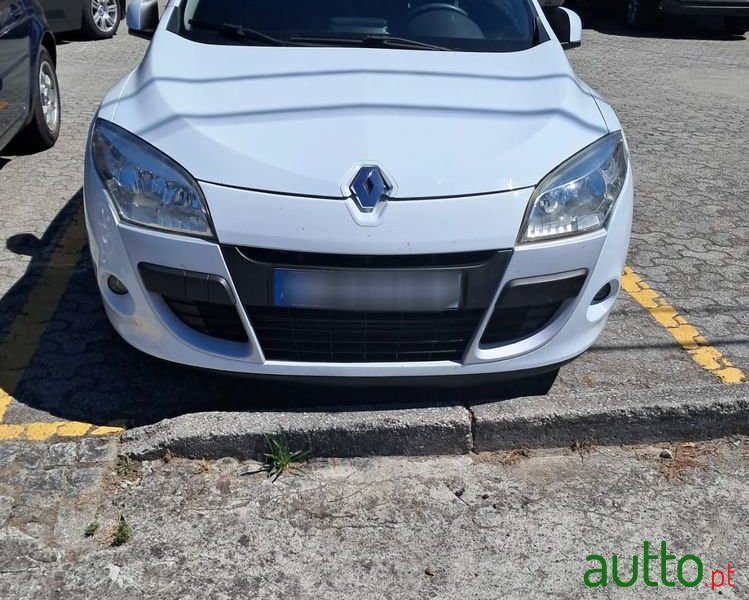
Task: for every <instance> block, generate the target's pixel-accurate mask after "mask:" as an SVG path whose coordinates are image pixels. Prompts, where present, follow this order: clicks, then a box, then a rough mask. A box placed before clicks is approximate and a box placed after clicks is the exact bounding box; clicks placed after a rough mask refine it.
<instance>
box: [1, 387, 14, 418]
mask: <svg viewBox="0 0 749 600" xmlns="http://www.w3.org/2000/svg"><path fill="white" fill-rule="evenodd" d="M12 400H13V398H12V397H11V396H9V395H8V394H6V393H5V390H3V389H2V388H0V423H2V422H3V419H4V418H5V410H6V409H7V408H8V406H9V405H10V403H11V401H12Z"/></svg>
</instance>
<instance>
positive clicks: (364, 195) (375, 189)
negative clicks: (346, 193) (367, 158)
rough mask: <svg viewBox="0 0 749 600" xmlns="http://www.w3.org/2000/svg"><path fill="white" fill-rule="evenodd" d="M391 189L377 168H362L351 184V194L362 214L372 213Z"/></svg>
mask: <svg viewBox="0 0 749 600" xmlns="http://www.w3.org/2000/svg"><path fill="white" fill-rule="evenodd" d="M391 189H392V186H390V184H388V182H387V180H386V179H385V177H384V176H383V174H382V171H380V169H379V168H377V167H362V168H361V169H359V172H358V173H357V174H356V177H354V180H353V181H352V182H351V193H352V194H353V196H354V200H356V204H357V205H358V206H359V209H360V210H361V211H362V212H372V211H373V210H374V209H375V207H376V206H377V205H378V204H379V203H380V201H381V200H386V199H387V194H388V192H389V191H390V190H391Z"/></svg>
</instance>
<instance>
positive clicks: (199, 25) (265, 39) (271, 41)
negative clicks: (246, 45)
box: [190, 19, 300, 46]
mask: <svg viewBox="0 0 749 600" xmlns="http://www.w3.org/2000/svg"><path fill="white" fill-rule="evenodd" d="M190 25H191V26H192V27H195V28H196V29H205V30H206V31H215V32H216V33H223V34H224V35H228V36H231V37H235V38H239V39H241V40H247V41H250V42H258V43H260V44H265V45H266V46H296V45H300V44H294V43H289V42H286V41H284V40H279V39H278V38H274V37H272V36H270V35H267V34H265V33H263V32H261V31H257V30H255V29H250V28H248V27H243V26H242V25H234V24H232V23H211V22H209V21H201V20H199V19H190Z"/></svg>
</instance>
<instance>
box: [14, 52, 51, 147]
mask: <svg viewBox="0 0 749 600" xmlns="http://www.w3.org/2000/svg"><path fill="white" fill-rule="evenodd" d="M61 116H62V111H61V109H60V86H59V84H58V82H57V73H56V71H55V63H54V61H53V60H52V56H51V55H50V53H49V51H48V50H47V49H46V48H42V49H41V51H40V52H39V60H38V61H37V68H36V76H35V77H34V80H33V81H32V98H31V121H30V122H29V124H28V125H26V127H24V128H23V129H22V130H21V131H20V133H19V134H18V136H17V137H16V139H15V140H14V142H15V144H14V145H16V146H17V147H18V148H19V149H21V150H22V151H24V152H41V151H42V150H47V149H48V148H51V147H52V146H54V145H55V142H56V141H57V138H58V137H59V136H60V121H61Z"/></svg>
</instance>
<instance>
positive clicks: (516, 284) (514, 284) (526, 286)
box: [497, 269, 588, 309]
mask: <svg viewBox="0 0 749 600" xmlns="http://www.w3.org/2000/svg"><path fill="white" fill-rule="evenodd" d="M587 277H588V270H587V269H578V270H576V271H567V272H565V273H556V274H554V275H542V276H540V277H527V278H525V279H513V280H512V281H510V282H508V283H507V284H506V285H505V287H504V290H502V295H501V296H500V298H499V301H498V302H497V308H499V309H503V308H520V307H526V306H543V305H548V304H555V303H558V302H563V301H564V300H569V299H570V298H575V297H577V295H578V294H579V293H580V290H582V289H583V284H584V283H585V280H586V279H587Z"/></svg>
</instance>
